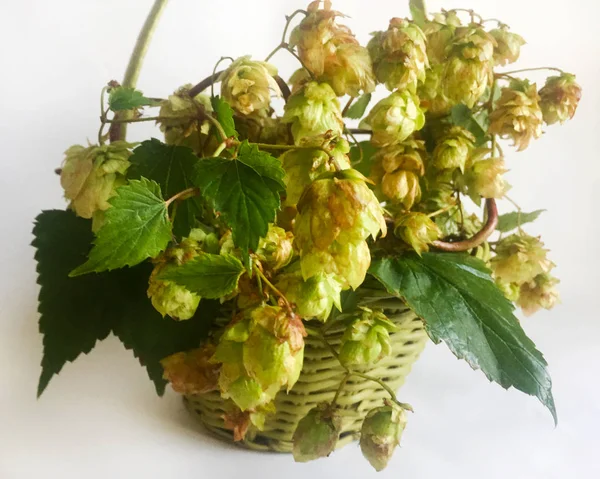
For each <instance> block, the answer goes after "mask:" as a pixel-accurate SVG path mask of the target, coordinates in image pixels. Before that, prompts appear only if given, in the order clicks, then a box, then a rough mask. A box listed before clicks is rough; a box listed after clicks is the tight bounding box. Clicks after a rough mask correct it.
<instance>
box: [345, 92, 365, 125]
mask: <svg viewBox="0 0 600 479" xmlns="http://www.w3.org/2000/svg"><path fill="white" fill-rule="evenodd" d="M370 102H371V94H370V93H365V94H364V95H361V96H360V97H359V98H358V100H356V101H355V102H354V104H353V105H351V106H350V108H348V111H347V112H346V114H345V115H344V116H345V117H346V118H351V119H353V120H360V119H361V118H362V117H363V115H364V114H365V111H366V110H367V107H368V106H369V103H370Z"/></svg>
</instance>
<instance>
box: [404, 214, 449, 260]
mask: <svg viewBox="0 0 600 479" xmlns="http://www.w3.org/2000/svg"><path fill="white" fill-rule="evenodd" d="M394 234H395V235H396V236H398V237H399V238H400V239H402V241H404V242H405V243H407V244H409V245H410V246H411V247H412V248H413V249H414V250H415V251H416V252H417V253H418V254H419V255H421V253H423V252H424V251H429V245H430V244H431V243H432V242H433V241H435V240H437V239H439V237H440V236H441V231H440V229H439V228H438V227H437V225H436V224H435V223H434V222H433V220H432V219H431V218H429V217H428V216H427V215H426V214H424V213H404V214H402V215H400V216H399V217H398V218H396V221H395V226H394Z"/></svg>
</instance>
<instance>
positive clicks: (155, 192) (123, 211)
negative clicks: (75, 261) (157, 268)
mask: <svg viewBox="0 0 600 479" xmlns="http://www.w3.org/2000/svg"><path fill="white" fill-rule="evenodd" d="M109 203H110V204H111V207H110V208H109V209H107V210H106V212H105V222H104V225H103V226H102V227H101V228H100V231H98V234H97V236H96V239H95V240H94V247H93V248H92V250H91V251H90V255H89V258H88V260H87V261H86V262H85V263H84V264H82V265H81V266H79V267H77V268H75V269H74V270H73V271H71V273H70V276H79V275H81V274H87V273H92V272H100V271H109V270H112V269H117V268H123V267H124V266H134V265H136V264H139V263H141V262H142V261H144V260H145V259H147V258H154V257H156V256H158V254H159V253H160V252H161V251H163V250H164V249H165V248H166V247H167V245H168V244H169V241H171V223H170V222H169V219H168V217H167V206H166V203H165V202H164V200H163V198H162V194H161V192H160V186H159V185H158V183H156V182H155V181H151V180H148V179H146V178H142V179H141V180H131V181H130V182H129V184H127V185H125V186H121V187H120V188H117V192H116V195H115V196H114V197H113V198H111V199H110V200H109Z"/></svg>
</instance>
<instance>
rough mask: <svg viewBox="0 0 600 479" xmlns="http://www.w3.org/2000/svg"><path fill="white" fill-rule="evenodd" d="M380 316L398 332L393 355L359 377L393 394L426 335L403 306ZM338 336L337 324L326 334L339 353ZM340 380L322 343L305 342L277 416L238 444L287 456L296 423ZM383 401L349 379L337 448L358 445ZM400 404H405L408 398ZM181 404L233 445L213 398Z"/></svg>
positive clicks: (374, 389) (221, 406)
mask: <svg viewBox="0 0 600 479" xmlns="http://www.w3.org/2000/svg"><path fill="white" fill-rule="evenodd" d="M396 306H397V305H396ZM385 313H386V314H387V316H388V317H389V318H390V320H392V321H393V322H394V323H395V324H396V326H397V331H396V332H393V333H391V334H390V336H391V341H392V348H393V354H392V355H391V356H389V357H386V358H383V359H382V360H381V361H379V362H378V363H377V364H376V365H375V366H374V367H372V368H369V369H363V370H362V371H363V372H364V373H367V374H369V375H371V376H375V377H377V378H379V379H382V380H383V381H385V382H386V383H387V384H388V385H389V386H390V387H391V388H392V389H394V390H397V389H398V388H399V387H400V386H402V384H403V383H404V380H405V378H406V376H407V375H408V373H409V372H410V369H411V367H412V365H413V363H414V362H415V361H416V360H417V358H418V357H419V355H420V354H421V351H422V350H423V348H424V347H425V343H426V341H427V334H426V332H425V330H424V328H423V322H422V321H421V320H420V319H418V318H417V317H416V316H415V314H414V313H413V312H412V311H410V310H408V309H406V308H405V307H404V306H401V307H400V308H399V309H398V308H395V309H393V310H390V309H386V310H385ZM343 332H344V326H343V325H341V324H340V325H335V324H334V325H332V327H331V328H330V329H329V330H328V331H327V334H326V336H327V338H328V342H329V343H330V344H331V345H332V346H334V348H335V349H336V350H337V349H338V348H339V345H340V340H341V337H342V334H343ZM344 374H345V371H344V369H343V368H342V367H341V366H340V364H339V363H338V361H337V360H336V359H335V358H334V357H333V356H332V354H331V352H330V351H329V350H328V349H327V348H326V347H325V346H324V345H323V342H322V340H321V339H320V338H318V337H310V336H309V337H307V338H306V346H305V350H304V367H303V369H302V374H301V375H300V379H299V380H298V382H297V383H296V385H295V386H294V387H293V388H292V390H291V391H290V392H289V393H286V392H285V391H282V392H280V393H279V394H278V395H277V397H276V398H275V405H276V408H277V412H276V413H275V414H274V415H272V416H269V417H268V419H267V421H266V424H265V428H264V430H263V431H250V432H249V433H248V434H247V435H246V438H245V439H244V440H243V441H241V442H238V444H240V445H242V446H246V447H248V448H250V449H257V450H262V451H277V452H291V449H292V435H293V433H294V430H295V428H296V424H298V421H299V420H300V419H301V418H302V417H303V416H304V415H306V413H307V412H308V411H309V410H311V409H312V408H313V407H314V406H316V405H317V404H319V403H321V402H328V401H331V400H332V399H333V396H334V395H335V392H336V390H337V388H338V386H339V384H340V381H341V380H342V378H343V377H344ZM387 397H389V394H388V393H387V392H385V391H384V389H383V388H382V387H381V386H380V385H379V384H377V383H375V382H373V381H369V380H365V379H362V378H358V377H356V376H353V377H351V378H350V379H349V381H348V383H347V384H346V386H345V388H344V390H343V392H342V394H341V395H340V397H339V398H338V401H337V402H338V405H340V406H341V407H343V408H344V425H343V428H342V432H341V434H340V440H339V442H338V447H341V446H344V445H346V444H348V443H350V442H352V441H354V440H355V439H357V437H358V433H359V431H360V427H361V424H362V419H363V418H364V416H365V414H366V413H367V412H368V411H369V410H370V409H372V408H374V407H376V406H379V405H381V404H382V403H383V399H385V398H387ZM399 399H400V400H401V401H402V400H404V401H406V402H410V401H409V398H399ZM184 400H185V403H186V405H187V407H188V409H189V410H190V412H191V413H192V414H194V415H195V416H197V417H198V418H199V419H200V421H201V422H202V423H203V424H204V426H205V427H206V428H207V429H208V430H209V431H210V432H211V433H213V434H215V435H216V436H218V437H220V438H223V439H225V440H228V441H233V436H232V433H231V431H230V430H228V429H225V427H224V425H223V419H222V416H223V414H224V412H225V401H224V400H223V399H221V397H220V395H219V393H218V392H212V393H208V394H203V395H199V396H187V397H185V398H184Z"/></svg>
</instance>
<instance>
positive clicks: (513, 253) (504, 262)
mask: <svg viewBox="0 0 600 479" xmlns="http://www.w3.org/2000/svg"><path fill="white" fill-rule="evenodd" d="M547 253H548V250H547V249H545V248H544V243H542V242H541V241H540V239H539V238H536V237H533V236H528V235H525V234H513V235H510V236H507V237H506V238H503V239H502V240H500V241H499V242H498V244H497V245H496V256H495V257H494V258H492V261H491V266H492V270H493V272H494V275H495V277H496V278H497V279H498V280H500V281H503V282H507V283H516V284H519V285H521V284H523V283H528V282H530V281H532V280H533V279H534V278H535V277H536V276H537V275H539V274H542V273H547V272H548V271H550V270H551V269H552V267H553V266H554V265H553V264H552V262H551V261H550V260H548V258H547V257H546V256H547Z"/></svg>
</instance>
